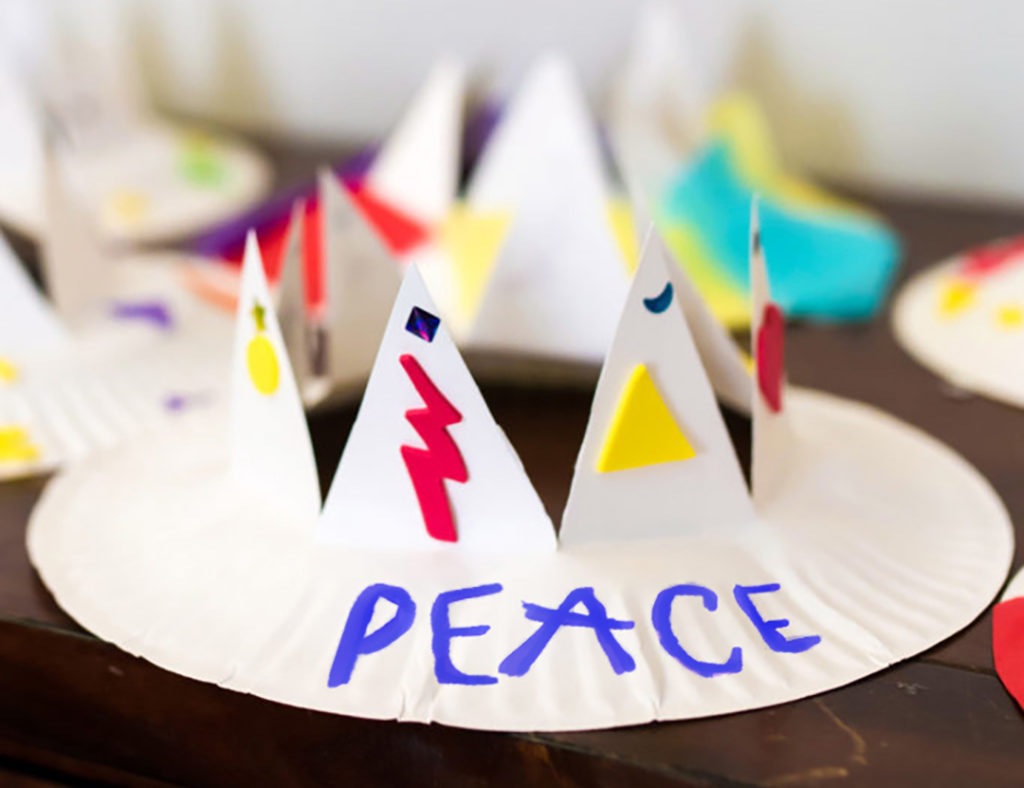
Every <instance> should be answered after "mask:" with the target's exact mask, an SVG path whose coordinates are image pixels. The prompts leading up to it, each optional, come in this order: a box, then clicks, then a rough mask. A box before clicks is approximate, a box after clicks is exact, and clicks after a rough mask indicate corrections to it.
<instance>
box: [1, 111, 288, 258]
mask: <svg viewBox="0 0 1024 788" xmlns="http://www.w3.org/2000/svg"><path fill="white" fill-rule="evenodd" d="M190 151H191V158H190V153H189V152H190ZM76 165H77V166H78V167H80V168H81V182H82V183H83V184H84V186H85V188H86V190H87V193H86V198H87V200H88V201H89V203H90V204H91V206H92V208H93V209H94V210H95V211H96V213H97V215H98V217H99V221H100V225H101V228H102V231H103V234H104V236H105V237H106V238H107V239H108V240H111V241H115V242H129V243H154V242H159V241H169V240H173V239H177V238H181V237H183V236H187V235H191V234H193V233H196V232H198V231H200V230H202V229H204V228H206V227H209V226H211V225H214V224H216V223H218V222H221V221H224V220H226V219H229V218H231V217H232V216H235V215H236V214H238V213H240V212H241V211H242V210H244V209H245V208H247V207H249V206H250V205H252V204H253V203H255V202H256V201H258V200H259V199H260V198H262V197H263V196H264V195H265V194H266V193H267V191H268V190H269V188H270V184H271V175H272V174H271V170H270V165H269V164H268V163H267V160H266V159H265V158H264V157H263V155H262V154H260V153H259V152H258V151H256V150H255V149H254V148H253V147H251V146H250V145H248V144H246V143H244V142H242V141H240V140H238V139H233V138H227V137H222V136H212V135H206V134H200V133H198V132H194V131H191V130H188V129H180V128H177V127H174V126H171V125H168V124H163V123H153V124H150V125H146V126H143V127H140V129H139V130H138V132H137V133H135V134H134V135H133V136H132V137H130V138H129V139H127V140H125V141H124V143H123V144H119V145H117V146H116V147H112V148H104V149H103V150H102V151H99V152H96V153H94V154H92V155H88V156H86V155H83V156H81V157H79V158H78V159H76ZM190 167H191V169H190ZM190 171H191V172H193V173H198V174H199V177H195V176H194V177H188V176H187V173H188V172H190ZM14 175H15V176H16V177H13V178H12V179H6V180H5V181H4V182H3V183H0V221H3V222H5V223H7V224H9V225H10V226H11V227H13V228H14V229H15V230H18V231H19V232H21V233H23V234H25V235H27V236H29V237H32V238H38V237H39V236H40V234H41V233H42V229H43V224H44V215H43V211H44V208H43V193H42V180H43V173H42V172H41V171H38V172H37V171H35V169H33V170H31V171H30V170H27V169H26V170H24V171H21V172H16V173H14ZM203 176H205V178H204V177H203Z"/></svg>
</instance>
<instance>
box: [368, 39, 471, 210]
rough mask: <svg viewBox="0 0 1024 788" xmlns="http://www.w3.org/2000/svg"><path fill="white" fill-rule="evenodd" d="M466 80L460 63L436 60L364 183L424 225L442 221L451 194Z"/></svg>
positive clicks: (455, 178) (454, 186) (455, 177)
mask: <svg viewBox="0 0 1024 788" xmlns="http://www.w3.org/2000/svg"><path fill="white" fill-rule="evenodd" d="M465 82H466V76H465V69H464V68H463V66H462V64H461V63H459V62H458V61H456V60H454V59H450V58H446V59H443V60H441V61H440V62H438V63H437V64H436V65H435V66H434V67H433V69H431V71H430V73H429V74H428V76H427V80H426V83H425V84H424V85H423V87H422V88H421V89H420V91H419V93H418V94H417V95H416V97H415V98H414V99H413V102H412V106H411V107H410V108H409V110H408V111H407V112H406V114H405V117H404V118H403V119H402V121H401V122H400V124H399V125H398V127H397V128H396V129H395V131H394V132H392V134H391V137H390V138H389V139H388V141H387V142H386V143H385V145H384V147H383V148H382V149H381V151H380V152H379V153H378V154H377V156H376V158H375V159H374V162H373V166H372V167H371V169H370V172H369V174H368V176H367V178H366V180H365V181H364V184H363V186H364V188H365V189H367V190H369V191H370V192H372V193H373V195H374V196H375V197H377V198H380V199H382V200H384V201H385V202H387V203H390V204H391V205H392V206H394V207H396V208H398V209H399V210H400V211H402V212H404V213H406V214H408V215H409V216H411V217H413V218H415V219H416V220H417V221H419V222H421V223H423V224H426V225H431V226H432V225H436V224H437V223H438V222H441V221H442V220H443V219H444V218H445V216H446V214H447V213H448V210H449V208H450V207H451V204H452V202H453V200H454V199H455V192H456V189H457V187H458V177H459V155H460V143H461V138H462V111H463V101H464V94H465Z"/></svg>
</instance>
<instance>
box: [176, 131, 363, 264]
mask: <svg viewBox="0 0 1024 788" xmlns="http://www.w3.org/2000/svg"><path fill="white" fill-rule="evenodd" d="M378 148H379V145H377V144H376V143H374V144H372V145H367V146H366V147H364V148H362V149H361V150H360V151H359V152H358V153H356V154H354V155H352V156H349V157H348V158H346V159H344V160H343V161H342V162H341V163H339V164H336V165H334V167H333V170H334V172H335V174H336V175H338V176H339V177H340V178H341V179H342V180H344V181H345V183H346V184H353V183H358V182H359V181H361V180H362V179H363V178H364V177H366V173H367V172H368V171H369V169H370V166H371V165H372V164H373V160H374V157H375V156H376V155H377V150H378ZM316 194H317V187H316V182H315V181H314V182H306V183H302V184H300V185H299V186H293V187H292V188H290V189H285V190H282V191H279V192H277V193H275V194H274V195H273V196H271V197H270V199H268V200H267V201H266V202H262V203H260V204H259V205H257V206H256V207H254V208H251V209H250V210H248V211H245V212H244V213H241V214H239V215H238V216H236V217H234V218H233V219H229V220H228V221H226V222H222V223H221V224H218V225H215V226H214V227H213V228H211V229H210V230H208V231H207V232H205V233H203V234H202V235H200V236H199V237H198V238H197V239H196V240H195V241H194V242H193V244H192V248H193V249H195V251H196V252H197V253H198V254H200V255H203V256H205V257H222V258H231V257H233V256H235V255H240V253H241V250H242V249H243V248H244V246H245V236H246V235H247V234H248V232H249V230H250V229H254V230H256V233H257V234H260V235H261V234H262V233H263V231H264V230H266V229H267V228H270V227H273V226H275V225H278V224H281V225H283V224H286V223H287V222H288V221H289V220H290V219H291V213H292V206H293V205H295V201H296V200H310V199H313V198H315V197H316Z"/></svg>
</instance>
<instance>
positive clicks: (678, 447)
mask: <svg viewBox="0 0 1024 788" xmlns="http://www.w3.org/2000/svg"><path fill="white" fill-rule="evenodd" d="M694 456H696V452H695V451H694V449H693V446H692V445H691V444H690V441H689V440H688V439H687V437H686V435H685V434H683V431H682V429H680V427H679V424H678V423H677V422H676V420H675V418H674V417H673V416H672V413H671V411H669V409H668V405H666V404H665V400H664V399H663V398H662V396H661V393H660V392H659V391H658V387H657V386H656V385H655V383H654V380H653V379H652V378H651V374H650V372H648V371H647V367H645V366H644V365H643V364H638V365H637V366H636V368H635V369H634V370H633V374H632V375H630V378H629V381H628V382H627V383H626V388H625V390H624V391H623V392H622V396H621V397H620V399H619V405H618V408H617V409H616V411H615V417H614V419H613V420H612V424H611V427H609V429H608V435H607V437H606V438H605V442H604V446H603V447H602V448H601V455H600V456H599V457H598V459H597V470H598V471H600V472H601V473H608V472H609V471H625V470H629V469H631V468H642V467H644V466H646V465H658V464H660V463H663V462H678V461H681V460H689V459H691V458H693V457H694Z"/></svg>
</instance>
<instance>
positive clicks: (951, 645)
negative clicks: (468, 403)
mask: <svg viewBox="0 0 1024 788" xmlns="http://www.w3.org/2000/svg"><path fill="white" fill-rule="evenodd" d="M312 160H313V159H310V160H309V161H308V162H307V164H308V163H310V162H311V161H312ZM299 170H302V167H300V166H299V165H295V166H294V167H293V171H299ZM302 171H303V172H305V171H306V170H302ZM870 202H873V203H874V205H875V206H876V207H878V208H879V209H880V210H881V211H882V212H883V213H885V214H886V215H887V216H888V217H889V218H890V220H891V221H892V222H893V224H894V225H895V226H896V227H897V229H898V230H899V231H900V233H901V234H902V236H903V239H904V242H905V244H906V264H905V266H904V268H903V272H902V275H901V279H902V278H905V277H906V275H907V274H908V273H909V272H911V271H913V270H916V269H919V268H920V267H921V266H922V265H925V264H927V263H929V262H931V261H935V260H937V259H939V258H941V257H944V256H946V255H949V254H951V253H953V252H955V251H957V250H959V249H961V248H962V247H964V246H966V245H970V244H975V243H978V242H982V241H986V240H989V239H992V238H994V237H996V236H1000V235H1004V234H1009V233H1014V232H1019V231H1021V230H1022V229H1024V213H1022V212H1012V211H1007V210H995V209H988V208H985V207H976V206H974V207H972V206H951V205H948V204H946V205H942V204H929V203H926V202H922V201H915V200H909V199H893V198H886V199H879V200H873V201H870ZM787 361H788V363H789V371H790V378H791V380H792V381H794V382H796V383H798V384H801V385H806V386H812V387H816V388H820V389H824V390H826V391H830V392H834V393H836V394H841V395H844V396H847V397H852V398H854V399H859V400H862V401H865V402H869V403H872V404H875V405H878V406H880V407H882V408H884V409H886V410H887V411H889V412H890V413H892V414H894V415H895V416H898V417H899V418H901V419H904V420H906V421H907V422H910V423H911V424H915V425H917V426H919V427H922V428H924V429H925V430H927V431H929V432H930V433H932V434H934V435H936V436H937V437H939V438H940V439H941V440H943V441H945V442H946V443H947V444H948V445H950V446H951V447H952V448H954V449H956V450H957V451H959V452H961V453H962V454H963V455H964V456H965V457H966V458H967V459H968V460H969V461H970V462H972V463H973V464H974V465H976V466H977V467H978V468H979V469H980V470H981V472H982V473H983V474H985V476H987V477H988V479H989V480H990V481H991V482H992V483H993V484H994V485H995V487H996V489H997V490H998V491H999V493H1000V494H1001V496H1002V497H1003V500H1004V501H1005V502H1006V505H1007V507H1008V508H1009V510H1010V513H1011V515H1012V516H1013V518H1014V520H1015V521H1017V522H1018V523H1021V522H1024V410H1015V409H1012V408H1009V407H1007V406H1005V405H1000V404H997V403H994V402H989V401H987V400H984V399H981V398H979V397H965V396H963V395H962V394H960V393H957V392H954V391H952V390H951V389H950V388H949V387H948V386H946V385H944V384H943V383H941V382H940V381H939V380H938V379H936V378H935V377H934V376H933V375H932V374H930V373H929V372H927V371H925V370H924V369H923V368H921V367H919V366H917V364H915V363H914V362H913V361H912V360H911V359H910V358H909V357H908V356H907V355H906V354H905V353H903V351H901V350H900V349H899V348H898V347H897V345H896V343H895V341H894V339H893V336H892V333H891V330H890V327H889V316H888V312H886V313H885V314H883V315H881V316H880V317H879V318H878V319H876V320H874V321H873V322H872V323H870V324H869V325H860V326H837V327H822V326H794V327H792V328H791V329H790V332H789V335H788V347H787ZM484 395H485V397H486V398H487V401H488V402H489V403H490V405H491V407H492V409H493V411H494V414H495V416H496V418H497V420H498V422H499V423H501V424H502V425H503V426H504V427H505V429H506V431H507V433H508V435H509V438H510V439H511V440H512V442H513V444H514V445H515V446H516V448H517V449H518V451H519V453H520V455H521V456H522V459H523V462H524V463H525V465H526V468H527V470H528V472H529V474H530V476H531V478H532V479H533V480H534V481H535V482H536V483H537V485H538V488H539V490H540V493H541V496H542V497H543V499H544V502H545V504H546V505H547V507H548V510H549V512H551V514H552V515H554V516H557V515H558V514H559V513H560V512H561V509H562V505H563V503H564V500H565V497H566V494H567V492H568V485H569V479H570V474H571V469H572V465H573V461H574V459H575V455H576V451H577V448H578V445H579V442H580V440H581V438H582V435H583V430H584V426H585V424H586V419H587V412H588V407H589V399H590V393H589V392H588V391H586V390H583V389H576V390H571V389H569V390H525V389H516V388H512V387H485V388H484ZM352 417H353V411H352V410H351V409H341V410H335V411H333V412H330V413H324V414H319V415H317V416H314V417H313V418H312V420H311V427H312V432H313V435H314V441H315V443H316V451H317V457H318V461H319V463H320V467H321V468H324V469H326V474H327V475H328V476H329V474H330V473H332V472H333V468H334V467H335V464H336V462H337V459H338V457H339V455H340V452H341V447H342V445H343V443H344V439H345V436H346V434H347V432H348V428H349V426H350V424H351V420H352ZM737 425H738V420H735V419H733V420H731V426H733V427H736V426H737ZM328 481H329V478H324V479H323V482H324V483H325V484H326V482H328ZM45 484H46V481H45V480H41V479H40V480H32V481H24V482H19V483H12V484H4V485H0V781H3V782H4V784H7V782H8V781H7V780H4V779H2V778H4V777H5V776H6V775H8V774H9V775H10V781H11V782H13V781H14V780H15V779H18V780H22V782H20V783H18V784H25V785H45V784H51V783H52V782H63V781H64V780H65V779H68V780H70V779H72V778H88V779H93V780H100V781H104V782H111V783H118V784H123V783H130V784H154V785H160V784H189V785H239V784H250V785H255V784H259V785H262V784H269V785H330V784H341V783H342V782H343V781H345V783H347V784H349V785H360V786H362V785H389V786H390V785H417V786H419V785H494V786H505V785H507V786H515V787H516V788H521V787H522V786H524V785H533V784H538V785H559V786H577V785H609V786H612V785H614V786H618V785H652V786H669V785H671V786H683V785H714V786H813V785H843V786H861V785H864V786H869V785H870V786H905V785H911V784H914V785H929V786H962V785H965V784H972V783H973V784H978V785H986V786H989V785H991V786H1004V785H1005V786H1020V785H1022V784H1024V717H1022V715H1021V712H1020V710H1019V709H1018V708H1017V706H1016V705H1015V704H1014V703H1013V701H1012V700H1011V699H1010V697H1009V696H1008V695H1007V694H1006V692H1005V691H1004V690H1003V688H1002V686H1001V684H1000V683H999V680H998V679H997V678H996V676H995V673H994V672H993V667H992V655H991V648H990V636H991V614H990V613H986V614H984V615H983V616H981V618H980V619H979V620H978V621H976V622H975V623H974V624H972V625H971V626H970V627H968V628H967V629H966V630H965V631H963V632H962V633H960V634H959V635H957V636H956V637H954V638H952V639H950V640H949V641H947V642H945V643H942V644H940V645H939V646H936V647H935V648H933V649H932V650H931V651H929V652H927V653H926V654H923V655H921V656H919V657H917V658H915V659H912V660H909V661H907V662H904V663H902V664H899V665H897V666H895V667H893V668H890V669H888V670H884V671H882V672H880V673H877V674H875V675H873V676H871V677H869V678H867V679H864V680H862V681H859V682H857V683H855V684H853V685H850V686H848V687H844V688H842V689H838V690H835V691H833V692H828V693H826V694H823V695H819V696H817V697H814V698H810V699H808V700H804V701H799V702H796V703H789V704H786V705H784V706H778V707H774V708H768V709H762V710H758V711H751V712H747V713H743V714H733V715H730V716H726V717H720V718H715V719H706V720H697V721H691V722H676V723H663V724H653V725H644V726H640V727H634V728H626V729H619V730H611V731H600V732H589V733H562V734H544V735H512V734H496V733H481V732H475V731H465V730H458V729H454V728H446V727H441V726H437V725H432V726H426V725H419V724H413V723H402V724H399V723H395V722H375V721H368V720H360V719H352V718H347V717H340V716H332V715H328V714H323V713H315V712H311V711H305V710H302V709H296V708H291V707H287V706H282V705H279V704H275V703H271V702H268V701H264V700H261V699H258V698H255V697H251V696H247V695H241V694H238V693H234V692H230V691H227V690H223V689H220V688H218V687H215V686H213V685H209V684H203V683H200V682H197V681H193V680H190V679H186V678H183V677H180V676H177V675H175V674H172V673H169V672H166V671H163V670H161V669H159V668H156V667H154V666H152V665H150V664H148V663H147V662H145V661H143V660H141V659H136V658H134V657H131V656H128V655H127V654H125V653H123V652H121V651H119V650H118V649H117V648H115V647H114V646H111V645H109V644H107V643H104V642H102V641H100V640H97V639H96V638H94V637H92V636H91V635H89V634H88V633H86V632H85V631H83V630H82V629H81V628H80V627H78V626H77V625H76V624H75V623H74V622H73V621H72V620H70V619H69V618H68V617H67V616H66V615H65V614H64V613H63V612H62V611H61V610H60V609H59V608H58V607H57V605H56V604H55V603H54V601H53V599H52V598H51V596H50V595H49V593H48V592H47V591H46V589H45V588H43V586H42V585H41V583H40V581H39V579H38V578H37V576H36V574H35V572H34V571H33V569H32V568H31V566H30V565H29V563H28V559H27V556H26V553H25V546H24V531H25V524H26V520H27V518H28V515H29V512H30V510H31V508H32V506H33V503H34V501H35V500H36V498H37V496H38V494H39V493H40V491H41V490H42V489H43V487H44V486H45ZM325 489H326V486H325ZM1016 565H1017V562H1015V566H1016Z"/></svg>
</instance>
